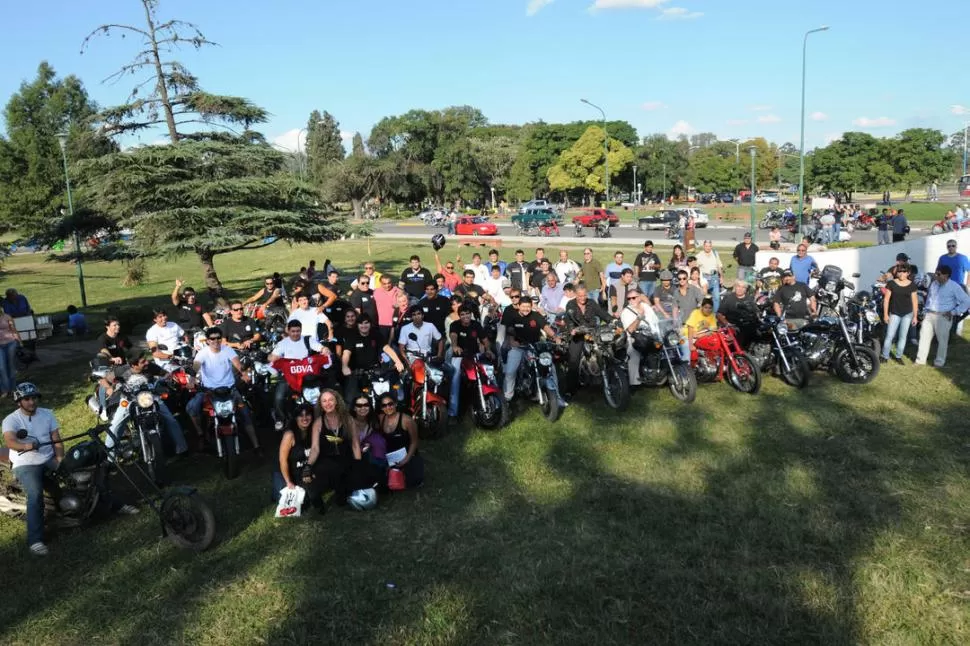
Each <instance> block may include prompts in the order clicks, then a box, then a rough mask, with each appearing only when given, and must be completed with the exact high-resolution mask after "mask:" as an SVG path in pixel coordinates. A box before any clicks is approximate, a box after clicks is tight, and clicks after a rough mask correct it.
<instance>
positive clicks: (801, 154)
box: [798, 25, 829, 235]
mask: <svg viewBox="0 0 970 646" xmlns="http://www.w3.org/2000/svg"><path fill="white" fill-rule="evenodd" d="M828 28H829V27H828V25H822V26H821V27H817V28H816V29H809V30H808V31H806V32H805V37H804V38H803V39H802V134H801V139H800V141H799V145H798V235H801V231H802V211H803V210H804V208H805V69H806V62H805V55H806V53H807V52H808V36H809V35H810V34H814V33H817V32H820V31H828Z"/></svg>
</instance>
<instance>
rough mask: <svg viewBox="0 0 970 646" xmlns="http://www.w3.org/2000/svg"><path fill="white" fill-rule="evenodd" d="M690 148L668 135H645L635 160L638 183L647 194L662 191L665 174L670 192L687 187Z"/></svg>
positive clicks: (676, 191)
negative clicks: (688, 151) (688, 152)
mask: <svg viewBox="0 0 970 646" xmlns="http://www.w3.org/2000/svg"><path fill="white" fill-rule="evenodd" d="M732 148H733V146H732ZM687 150H688V144H687V142H685V141H672V140H670V139H668V138H667V135H664V134H655V135H649V136H647V137H644V139H643V144H642V145H641V146H639V147H637V151H636V159H635V160H634V163H635V164H636V165H637V182H639V183H640V185H641V187H642V188H641V190H642V191H643V194H644V195H645V196H647V195H653V194H661V193H662V192H663V189H664V177H665V176H666V188H667V194H668V195H670V194H672V193H678V192H680V191H681V190H682V189H683V188H684V187H686V186H687V184H688V183H689V168H688V159H687ZM732 152H733V151H732ZM665 169H666V171H665Z"/></svg>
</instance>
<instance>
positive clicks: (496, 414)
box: [475, 393, 509, 431]
mask: <svg viewBox="0 0 970 646" xmlns="http://www.w3.org/2000/svg"><path fill="white" fill-rule="evenodd" d="M508 423H509V405H508V402H506V401H505V398H504V397H502V396H501V395H498V394H495V393H493V394H491V395H485V410H483V411H480V410H478V409H477V408H476V409H475V424H476V425H477V426H478V428H483V429H485V430H489V431H491V430H494V429H496V428H501V427H503V426H505V425H506V424H508Z"/></svg>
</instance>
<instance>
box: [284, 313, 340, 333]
mask: <svg viewBox="0 0 970 646" xmlns="http://www.w3.org/2000/svg"><path fill="white" fill-rule="evenodd" d="M293 319H296V320H297V321H299V322H300V325H302V326H303V336H309V337H313V338H314V339H316V338H318V336H317V324H318V323H323V324H327V323H329V322H330V319H329V318H327V315H326V314H324V313H323V312H318V311H317V310H315V309H313V308H312V307H308V308H307V309H305V310H300V309H296V310H293V311H292V312H290V320H293Z"/></svg>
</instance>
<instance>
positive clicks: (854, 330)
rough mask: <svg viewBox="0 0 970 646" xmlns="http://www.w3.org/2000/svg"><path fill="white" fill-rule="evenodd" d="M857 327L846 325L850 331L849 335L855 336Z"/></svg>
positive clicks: (853, 324) (850, 324)
mask: <svg viewBox="0 0 970 646" xmlns="http://www.w3.org/2000/svg"><path fill="white" fill-rule="evenodd" d="M857 327H858V326H856V324H855V323H846V324H845V328H846V329H847V330H848V331H849V334H855V333H856V329H857Z"/></svg>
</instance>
